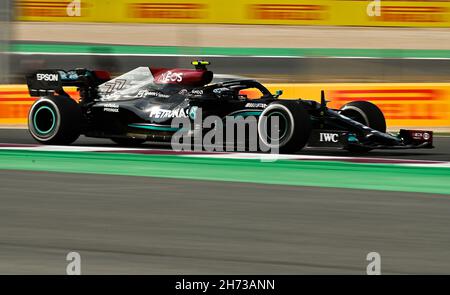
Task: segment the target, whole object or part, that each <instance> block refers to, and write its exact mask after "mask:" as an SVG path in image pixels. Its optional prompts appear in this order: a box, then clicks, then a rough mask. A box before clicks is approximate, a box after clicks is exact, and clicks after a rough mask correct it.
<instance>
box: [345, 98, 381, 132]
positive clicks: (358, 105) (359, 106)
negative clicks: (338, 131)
mask: <svg viewBox="0 0 450 295" xmlns="http://www.w3.org/2000/svg"><path fill="white" fill-rule="evenodd" d="M341 114H342V115H344V116H346V117H349V118H351V119H353V120H355V121H357V122H359V123H361V124H364V125H366V126H367V127H370V128H372V129H375V130H377V131H380V132H383V133H384V132H386V119H385V118H384V115H383V112H382V111H381V110H380V109H379V108H378V107H377V106H376V105H375V104H373V103H371V102H369V101H352V102H349V103H347V104H345V105H343V106H342V107H341Z"/></svg>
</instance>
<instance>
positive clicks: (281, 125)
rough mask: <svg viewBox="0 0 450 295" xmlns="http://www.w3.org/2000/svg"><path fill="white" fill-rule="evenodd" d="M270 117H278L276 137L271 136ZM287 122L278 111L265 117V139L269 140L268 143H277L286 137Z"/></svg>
mask: <svg viewBox="0 0 450 295" xmlns="http://www.w3.org/2000/svg"><path fill="white" fill-rule="evenodd" d="M272 117H278V137H274V136H272V134H271V131H272V125H271V124H272V120H271V118H272ZM288 128H289V127H288V120H287V118H286V116H285V115H284V114H283V113H281V112H279V111H274V112H271V113H270V114H268V115H267V139H269V140H270V141H272V142H273V141H275V140H277V141H278V142H281V141H282V139H283V138H284V137H285V136H286V134H287V132H288Z"/></svg>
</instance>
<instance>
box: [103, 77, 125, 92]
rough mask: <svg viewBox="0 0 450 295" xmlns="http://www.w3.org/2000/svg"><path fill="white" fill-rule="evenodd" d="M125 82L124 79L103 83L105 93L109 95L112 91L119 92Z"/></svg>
mask: <svg viewBox="0 0 450 295" xmlns="http://www.w3.org/2000/svg"><path fill="white" fill-rule="evenodd" d="M126 82H127V80H125V79H116V80H114V82H107V83H105V87H107V88H106V90H105V93H111V92H113V91H114V90H120V89H122V88H123V86H125V83H126Z"/></svg>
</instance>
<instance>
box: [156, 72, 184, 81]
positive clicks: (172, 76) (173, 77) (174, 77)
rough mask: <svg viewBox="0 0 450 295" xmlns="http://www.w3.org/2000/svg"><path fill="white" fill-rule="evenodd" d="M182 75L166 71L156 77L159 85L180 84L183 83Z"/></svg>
mask: <svg viewBox="0 0 450 295" xmlns="http://www.w3.org/2000/svg"><path fill="white" fill-rule="evenodd" d="M183 75H184V74H183V73H178V72H172V71H167V72H165V73H163V74H161V75H160V76H159V77H158V82H160V83H170V82H181V81H183Z"/></svg>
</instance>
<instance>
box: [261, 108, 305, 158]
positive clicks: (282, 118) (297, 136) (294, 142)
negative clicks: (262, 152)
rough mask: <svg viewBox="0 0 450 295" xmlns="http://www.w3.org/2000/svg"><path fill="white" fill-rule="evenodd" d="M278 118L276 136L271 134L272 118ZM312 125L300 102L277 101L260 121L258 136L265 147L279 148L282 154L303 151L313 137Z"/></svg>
mask: <svg viewBox="0 0 450 295" xmlns="http://www.w3.org/2000/svg"><path fill="white" fill-rule="evenodd" d="M274 117H277V118H278V122H279V124H278V126H277V127H278V128H275V129H276V134H274V135H273V134H271V133H272V132H271V130H272V129H273V128H272V126H271V122H272V121H273V120H272V118H274ZM311 130H312V124H311V118H310V116H309V114H308V112H307V111H306V110H305V109H304V107H303V105H302V103H301V102H300V101H289V100H285V101H276V102H273V103H271V104H270V105H269V106H268V107H267V108H265V109H264V111H263V112H262V113H261V116H260V118H259V121H258V136H259V139H260V142H261V144H262V146H263V147H265V148H269V149H271V150H273V149H276V148H279V152H280V153H294V152H297V151H299V150H301V149H302V148H303V147H304V146H305V145H306V143H307V142H308V139H309V136H310V135H311Z"/></svg>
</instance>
